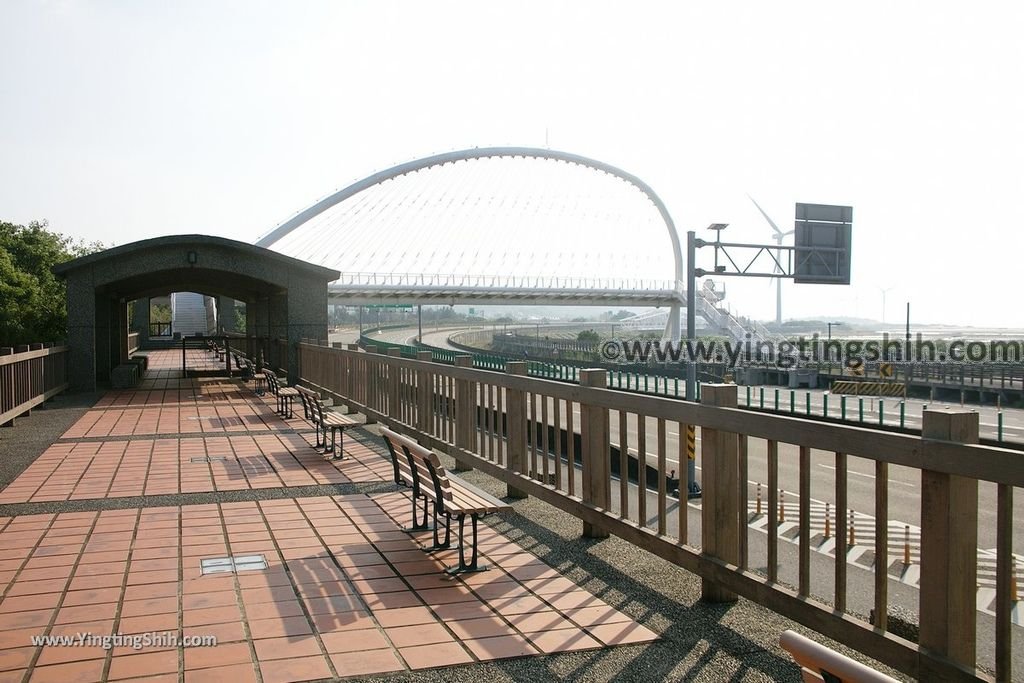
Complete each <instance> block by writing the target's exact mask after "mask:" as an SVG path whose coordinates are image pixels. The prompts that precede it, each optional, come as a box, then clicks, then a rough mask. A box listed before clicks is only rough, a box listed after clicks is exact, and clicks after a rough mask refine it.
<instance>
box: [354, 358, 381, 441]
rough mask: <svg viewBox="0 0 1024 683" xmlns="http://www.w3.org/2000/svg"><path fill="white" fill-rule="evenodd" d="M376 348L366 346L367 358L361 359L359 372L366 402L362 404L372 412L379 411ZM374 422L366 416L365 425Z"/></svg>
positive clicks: (378, 375) (378, 373)
mask: <svg viewBox="0 0 1024 683" xmlns="http://www.w3.org/2000/svg"><path fill="white" fill-rule="evenodd" d="M376 353H377V347H376V345H374V344H367V345H366V355H367V357H366V358H365V359H363V363H362V369H361V372H360V377H359V380H360V381H361V382H362V384H363V391H364V392H365V396H366V401H365V402H364V404H365V405H366V407H367V408H371V409H373V410H379V409H380V401H379V398H378V397H379V396H380V392H381V387H380V384H379V380H380V367H379V364H378V363H377V360H376ZM374 422H376V420H374V419H373V418H372V417H370V416H369V415H367V416H366V424H373V423H374Z"/></svg>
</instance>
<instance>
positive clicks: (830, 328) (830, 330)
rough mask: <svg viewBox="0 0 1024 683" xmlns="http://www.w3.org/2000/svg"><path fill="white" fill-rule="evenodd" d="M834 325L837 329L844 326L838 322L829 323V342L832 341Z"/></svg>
mask: <svg viewBox="0 0 1024 683" xmlns="http://www.w3.org/2000/svg"><path fill="white" fill-rule="evenodd" d="M833 325H835V326H836V327H839V326H840V325H842V323H837V322H830V323H828V340H829V341H832V326H833Z"/></svg>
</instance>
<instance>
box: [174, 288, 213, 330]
mask: <svg viewBox="0 0 1024 683" xmlns="http://www.w3.org/2000/svg"><path fill="white" fill-rule="evenodd" d="M207 298H209V297H204V296H203V295H202V294H196V293H194V292H175V293H174V294H171V331H172V332H173V333H175V334H181V336H182V337H190V336H192V335H194V334H210V333H212V332H214V329H213V328H211V327H210V325H209V322H208V315H207V306H206V299H207Z"/></svg>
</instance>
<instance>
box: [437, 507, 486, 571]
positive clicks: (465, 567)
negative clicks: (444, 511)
mask: <svg viewBox="0 0 1024 683" xmlns="http://www.w3.org/2000/svg"><path fill="white" fill-rule="evenodd" d="M470 517H471V518H472V524H473V543H472V556H471V558H470V560H469V562H466V529H465V525H466V515H459V566H457V567H449V568H448V569H445V573H447V574H451V575H455V574H467V573H469V572H485V571H487V570H488V569H489V567H488V566H487V565H486V564H479V563H478V562H477V549H476V526H477V520H478V519H479V518H480V516H479V515H476V514H473V515H470Z"/></svg>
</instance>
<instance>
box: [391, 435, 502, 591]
mask: <svg viewBox="0 0 1024 683" xmlns="http://www.w3.org/2000/svg"><path fill="white" fill-rule="evenodd" d="M401 446H402V450H403V451H404V452H405V455H406V456H407V457H408V459H409V469H410V471H411V473H412V476H414V477H415V481H416V482H417V484H418V486H417V488H418V489H419V493H420V494H421V495H423V496H424V497H426V499H427V500H429V501H430V502H432V503H433V504H434V545H433V546H430V547H428V548H424V550H426V551H428V552H432V551H435V550H447V549H449V548H451V547H452V545H451V520H452V519H455V520H457V521H458V522H459V564H458V566H455V567H449V568H448V569H446V570H445V571H446V572H447V573H448V574H453V575H454V574H462V573H466V572H478V571H484V570H486V569H487V566H486V565H482V564H480V563H479V562H478V552H477V523H478V521H479V520H480V518H481V517H485V516H487V515H489V514H491V513H494V512H502V511H504V510H511V509H512V506H511V505H509V504H508V503H506V502H504V501H501V500H498V499H497V498H495V497H494V496H492V495H491V494H489V493H487V492H485V491H481V490H480V489H478V488H477V487H475V486H473V485H472V484H470V483H469V482H466V481H463V480H462V479H459V478H458V477H454V476H452V475H450V474H448V473H447V472H445V469H444V467H442V466H441V461H440V459H439V458H438V457H437V454H436V453H434V451H432V450H430V449H428V448H424V447H423V446H421V445H419V444H418V443H416V442H415V441H412V440H411V439H406V440H404V441H402V442H401ZM414 501H415V497H414ZM466 517H469V518H470V522H471V524H472V527H473V539H472V542H471V544H470V547H471V549H472V555H471V556H470V559H469V560H468V561H467V560H466V528H465V524H466ZM439 518H444V520H445V524H444V527H445V534H444V541H441V539H440V537H439V535H438V528H439V526H440V525H439V522H438V520H439Z"/></svg>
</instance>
